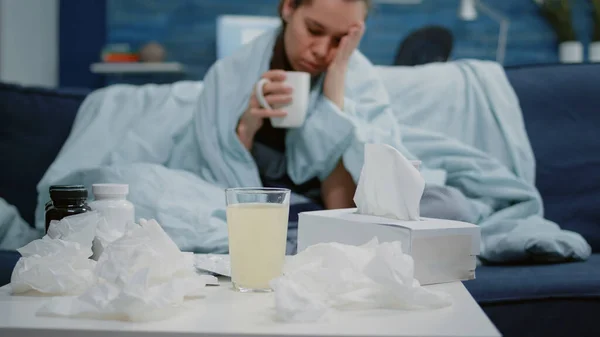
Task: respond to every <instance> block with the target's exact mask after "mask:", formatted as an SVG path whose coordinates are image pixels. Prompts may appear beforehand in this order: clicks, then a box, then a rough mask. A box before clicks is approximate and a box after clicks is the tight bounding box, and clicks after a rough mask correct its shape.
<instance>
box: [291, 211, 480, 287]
mask: <svg viewBox="0 0 600 337" xmlns="http://www.w3.org/2000/svg"><path fill="white" fill-rule="evenodd" d="M374 237H377V239H378V240H379V242H391V241H400V242H401V243H402V250H403V251H404V253H405V254H409V255H411V256H412V258H413V260H414V262H415V278H416V279H417V280H419V282H420V283H421V284H422V285H426V284H436V283H446V282H454V281H465V280H472V279H474V278H475V267H476V265H477V255H478V254H479V249H480V248H479V244H480V237H481V232H480V228H479V226H476V225H473V224H469V223H465V222H458V221H449V220H440V219H427V218H423V219H422V220H421V221H400V220H394V219H388V218H382V217H376V216H371V215H362V214H356V209H340V210H327V211H316V212H304V213H300V216H299V221H298V252H300V251H303V250H304V249H306V248H307V247H309V246H312V245H315V244H318V243H327V242H339V243H343V244H349V245H362V244H365V243H367V242H368V241H370V240H372V239H373V238H374Z"/></svg>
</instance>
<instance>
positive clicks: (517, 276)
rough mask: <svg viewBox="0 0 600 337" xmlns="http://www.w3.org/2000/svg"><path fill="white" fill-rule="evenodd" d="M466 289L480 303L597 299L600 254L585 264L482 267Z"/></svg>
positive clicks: (599, 280)
mask: <svg viewBox="0 0 600 337" xmlns="http://www.w3.org/2000/svg"><path fill="white" fill-rule="evenodd" d="M465 286H466V287H467V289H469V291H470V292H471V294H472V295H473V297H474V298H475V300H477V302H479V303H499V302H511V301H527V300H546V299H553V298H571V299H572V298H594V299H599V300H600V254H592V256H591V257H590V258H589V259H588V260H587V261H585V262H573V263H564V264H545V265H531V266H530V265H522V266H482V267H478V268H477V270H476V279H475V280H472V281H467V282H465Z"/></svg>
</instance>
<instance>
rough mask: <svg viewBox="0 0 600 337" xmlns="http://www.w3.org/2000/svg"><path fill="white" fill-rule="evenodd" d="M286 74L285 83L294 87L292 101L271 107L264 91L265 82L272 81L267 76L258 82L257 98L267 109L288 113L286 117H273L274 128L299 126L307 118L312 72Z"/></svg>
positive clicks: (289, 72)
mask: <svg viewBox="0 0 600 337" xmlns="http://www.w3.org/2000/svg"><path fill="white" fill-rule="evenodd" d="M285 74H286V79H285V81H284V83H285V84H286V85H288V86H290V87H291V88H292V102H291V103H289V104H282V105H277V106H273V107H271V106H270V105H269V103H268V102H267V100H266V99H265V95H264V93H263V88H264V86H265V84H267V83H269V82H270V81H269V80H268V79H266V78H263V79H261V80H260V81H258V83H257V84H256V99H257V100H258V103H259V104H260V105H261V106H262V107H263V108H265V109H269V110H273V109H281V110H283V111H285V112H286V113H287V116H285V117H272V118H271V124H272V125H273V127H274V128H297V127H300V126H302V124H304V120H305V119H306V112H307V110H308V101H309V93H310V74H309V73H305V72H298V71H287V72H286V73H285Z"/></svg>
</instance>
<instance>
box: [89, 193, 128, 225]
mask: <svg viewBox="0 0 600 337" xmlns="http://www.w3.org/2000/svg"><path fill="white" fill-rule="evenodd" d="M92 193H93V194H94V201H92V202H90V203H89V206H90V208H91V209H92V210H94V211H98V212H99V213H100V214H101V215H102V216H104V218H105V219H106V222H107V223H108V226H109V228H111V229H113V230H118V231H124V230H125V228H126V226H127V224H128V223H130V222H134V221H135V209H134V206H133V204H132V203H131V202H129V201H128V200H127V195H128V194H129V185H127V184H93V185H92Z"/></svg>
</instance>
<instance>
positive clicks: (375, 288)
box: [270, 238, 452, 322]
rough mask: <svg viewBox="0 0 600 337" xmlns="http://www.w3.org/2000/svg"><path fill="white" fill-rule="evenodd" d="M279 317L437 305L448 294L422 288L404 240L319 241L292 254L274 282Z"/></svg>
mask: <svg viewBox="0 0 600 337" xmlns="http://www.w3.org/2000/svg"><path fill="white" fill-rule="evenodd" d="M270 285H271V287H272V288H273V290H274V291H275V310H276V318H277V319H278V320H280V321H284V322H313V321H319V320H321V319H323V318H324V317H326V314H327V313H328V311H329V310H330V309H332V308H333V309H338V310H351V309H375V308H379V309H403V310H419V309H435V308H443V307H447V306H451V305H452V301H451V298H450V296H449V295H447V294H444V293H439V292H434V291H431V290H428V289H426V288H423V287H421V286H420V284H419V282H418V281H417V280H416V279H415V278H414V263H413V259H412V257H411V256H410V255H407V254H404V253H403V252H402V246H401V243H400V242H390V243H381V244H379V242H378V241H377V239H376V238H375V239H373V240H372V241H370V242H369V243H367V244H365V245H363V246H349V245H343V244H339V243H324V244H317V245H314V246H311V247H309V248H307V249H306V250H304V251H302V252H300V253H299V254H298V255H296V256H293V257H291V258H290V259H289V260H288V261H287V262H286V264H285V266H284V273H283V276H281V277H279V278H277V279H274V280H273V281H271V284H270Z"/></svg>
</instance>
